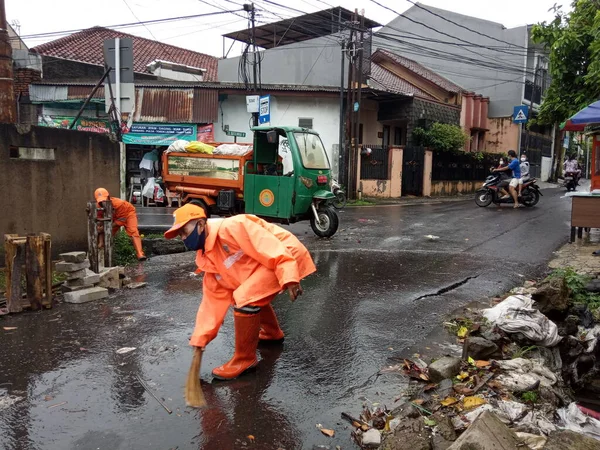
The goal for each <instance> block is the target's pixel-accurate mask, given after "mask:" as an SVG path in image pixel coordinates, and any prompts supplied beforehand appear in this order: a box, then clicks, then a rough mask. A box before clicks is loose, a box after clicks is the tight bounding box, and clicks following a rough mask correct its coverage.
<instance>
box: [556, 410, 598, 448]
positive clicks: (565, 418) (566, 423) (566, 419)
mask: <svg viewBox="0 0 600 450" xmlns="http://www.w3.org/2000/svg"><path fill="white" fill-rule="evenodd" d="M556 413H557V414H558V417H560V420H561V422H562V424H561V425H562V426H563V427H564V428H566V429H567V430H571V431H574V432H576V433H582V434H585V435H587V436H590V437H593V438H594V439H598V440H600V420H596V419H594V418H593V417H589V416H586V415H585V414H584V413H583V412H582V411H581V410H580V409H579V408H578V407H577V403H575V402H573V403H570V404H569V406H568V407H566V408H561V409H559V410H558V411H556Z"/></svg>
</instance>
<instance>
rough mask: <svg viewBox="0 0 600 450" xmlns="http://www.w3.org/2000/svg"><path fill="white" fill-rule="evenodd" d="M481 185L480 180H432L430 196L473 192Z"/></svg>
mask: <svg viewBox="0 0 600 450" xmlns="http://www.w3.org/2000/svg"><path fill="white" fill-rule="evenodd" d="M480 187H481V181H432V182H431V196H432V197H448V196H453V195H459V194H462V195H465V194H473V193H474V192H475V191H477V189H479V188H480Z"/></svg>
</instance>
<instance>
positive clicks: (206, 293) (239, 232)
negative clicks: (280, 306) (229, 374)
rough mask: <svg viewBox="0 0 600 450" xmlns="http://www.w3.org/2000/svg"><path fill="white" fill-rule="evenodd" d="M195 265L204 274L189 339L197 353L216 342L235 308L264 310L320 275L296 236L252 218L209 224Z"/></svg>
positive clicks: (212, 221) (243, 217) (247, 216)
mask: <svg viewBox="0 0 600 450" xmlns="http://www.w3.org/2000/svg"><path fill="white" fill-rule="evenodd" d="M196 264H197V265H198V269H199V270H200V271H204V272H205V274H204V281H203V286H202V302H201V303H200V307H199V308H198V314H197V316H196V327H195V329H194V333H193V334H192V337H191V339H190V345H193V346H195V347H205V346H206V345H207V344H208V343H209V342H210V341H212V340H213V339H214V338H215V337H216V335H217V333H218V331H219V328H220V327H221V325H222V324H223V320H224V319H225V315H226V314H227V310H228V309H229V307H230V306H232V305H233V306H237V307H242V306H246V305H251V304H254V305H257V306H264V305H265V304H266V303H269V302H270V301H271V300H272V299H273V298H274V297H275V296H276V295H277V294H278V293H279V292H281V291H282V290H283V289H284V288H285V286H286V285H287V284H288V283H299V282H300V280H302V279H303V278H305V277H307V276H308V275H310V274H311V273H313V272H315V271H316V270H317V269H316V267H315V265H314V263H313V260H312V258H311V256H310V253H309V252H308V250H307V249H306V247H304V245H302V243H301V242H300V241H299V240H298V239H297V238H296V236H294V235H293V234H292V233H290V232H289V231H286V230H284V229H283V228H281V227H278V226H277V225H273V224H270V223H268V222H266V221H264V220H262V219H260V218H258V217H256V216H253V215H250V214H240V215H237V216H234V217H229V218H226V219H218V220H209V221H208V223H207V228H206V242H205V245H204V253H203V252H202V250H199V251H198V253H197V255H196Z"/></svg>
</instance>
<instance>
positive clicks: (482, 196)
mask: <svg viewBox="0 0 600 450" xmlns="http://www.w3.org/2000/svg"><path fill="white" fill-rule="evenodd" d="M492 200H493V197H492V193H491V192H490V191H485V192H476V193H475V204H476V205H477V206H479V207H481V208H485V207H486V206H489V205H490V204H491V203H492Z"/></svg>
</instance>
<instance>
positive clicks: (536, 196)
mask: <svg viewBox="0 0 600 450" xmlns="http://www.w3.org/2000/svg"><path fill="white" fill-rule="evenodd" d="M539 201H540V193H539V192H538V191H536V190H535V189H527V191H526V192H524V193H523V201H522V203H523V204H524V205H525V206H527V207H528V208H531V207H532V206H535V205H537V204H538V202H539Z"/></svg>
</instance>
